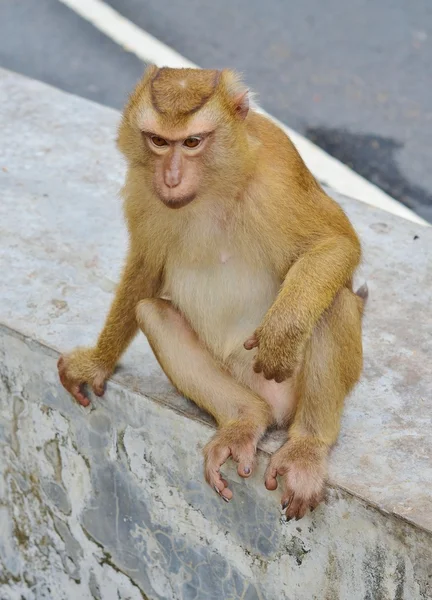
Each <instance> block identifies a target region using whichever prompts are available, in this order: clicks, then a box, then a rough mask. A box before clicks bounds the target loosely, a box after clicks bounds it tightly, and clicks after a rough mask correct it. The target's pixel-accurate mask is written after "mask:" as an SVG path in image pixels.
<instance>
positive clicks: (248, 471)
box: [243, 467, 251, 475]
mask: <svg viewBox="0 0 432 600" xmlns="http://www.w3.org/2000/svg"><path fill="white" fill-rule="evenodd" d="M243 471H244V472H245V474H246V475H249V473H250V472H251V470H250V468H249V467H245V468H244V469H243Z"/></svg>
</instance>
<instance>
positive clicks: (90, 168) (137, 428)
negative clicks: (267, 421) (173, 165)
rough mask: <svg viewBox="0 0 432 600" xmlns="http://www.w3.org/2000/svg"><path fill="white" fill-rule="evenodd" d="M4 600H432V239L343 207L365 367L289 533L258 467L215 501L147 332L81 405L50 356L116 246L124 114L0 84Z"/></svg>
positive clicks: (190, 409) (67, 339) (197, 429)
mask: <svg viewBox="0 0 432 600" xmlns="http://www.w3.org/2000/svg"><path fill="white" fill-rule="evenodd" d="M0 105H1V106H2V109H1V111H0V127H1V131H2V137H1V140H0V190H1V202H0V240H1V242H0V268H1V272H2V273H3V282H4V285H3V287H2V292H1V302H0V322H2V323H3V326H2V327H1V328H0V444H1V447H2V456H3V460H2V462H1V464H0V531H1V536H0V598H1V600H15V599H20V598H25V599H26V600H27V599H28V600H36V599H37V600H38V599H39V598H50V599H51V598H53V599H55V600H56V599H60V598H62V599H63V598H68V599H69V598H71V599H75V598H86V599H87V598H89V599H91V598H101V599H103V600H107V599H108V600H110V599H111V598H113V599H114V598H124V599H126V598H133V599H135V598H142V597H146V596H147V597H149V598H151V599H153V598H160V599H166V598H172V599H177V598H181V599H187V600H189V599H195V598H196V599H198V600H201V599H203V600H204V599H206V598H209V599H210V598H215V599H216V598H217V599H220V598H224V599H225V598H226V599H231V598H232V599H236V598H244V599H247V600H252V599H255V598H266V599H270V600H273V599H274V600H279V599H290V600H303V599H304V600H310V599H311V598H316V599H320V600H321V599H323V598H325V599H329V600H334V599H341V600H345V599H346V600H357V599H359V600H360V599H367V598H369V599H371V600H376V599H381V598H382V599H387V598H389V599H390V598H392V599H393V598H395V599H398V600H399V599H406V600H413V599H423V600H424V599H429V598H432V579H431V575H432V535H431V533H432V510H431V509H432V497H431V490H432V460H431V459H432V434H431V396H432V374H431V371H432V369H431V367H430V364H431V356H432V317H431V310H430V306H431V299H432V298H431V296H432V292H431V290H432V269H431V259H432V233H431V231H430V230H429V228H423V227H421V226H418V225H414V224H412V223H409V222H407V221H404V220H401V219H398V218H396V217H393V216H391V215H389V214H388V213H385V212H381V211H378V210H376V209H372V208H370V207H368V206H366V205H364V204H363V203H359V202H355V201H352V200H349V199H346V198H338V200H339V201H340V202H341V204H342V205H343V206H344V208H345V209H346V211H347V212H348V214H349V215H350V217H351V218H352V220H353V222H354V223H355V225H356V227H357V230H358V231H359V233H360V236H361V238H362V240H363V242H364V246H365V261H364V266H363V268H362V272H361V273H359V282H362V281H363V280H364V279H367V281H368V285H369V288H370V304H369V307H368V312H367V317H366V321H365V354H366V363H365V372H364V377H363V379H362V382H361V383H360V385H359V386H358V387H357V388H356V390H355V392H354V393H353V394H352V396H351V397H350V399H349V400H348V402H347V407H346V412H345V417H344V421H343V429H342V434H341V437H340V440H339V443H338V445H337V447H336V448H335V450H334V452H333V454H332V461H331V467H330V486H329V493H328V499H327V502H326V504H325V505H322V506H320V507H319V508H318V509H317V510H316V511H315V512H314V513H313V514H312V515H310V516H307V517H305V519H304V520H302V521H300V522H298V523H296V522H294V523H292V522H291V523H286V522H284V519H282V518H281V516H280V512H279V509H278V502H279V496H278V493H277V492H274V493H270V492H268V491H266V490H265V488H264V486H263V484H262V474H263V471H264V468H265V465H266V462H267V460H268V453H269V452H271V451H273V450H274V449H275V448H276V447H278V446H279V445H280V444H281V443H282V441H283V437H284V434H283V433H280V432H278V433H275V434H272V435H270V436H268V437H267V438H266V440H264V442H263V444H262V446H261V452H260V457H259V466H258V471H257V473H256V474H255V476H254V477H253V479H252V480H248V481H244V480H241V481H240V480H239V478H238V477H237V475H236V473H235V469H233V468H232V467H231V466H228V468H227V469H226V471H225V472H226V475H227V476H228V478H230V479H231V480H232V481H233V482H234V484H233V487H234V492H235V499H234V501H233V502H232V503H231V504H230V505H225V504H224V503H221V502H220V499H219V498H217V497H216V496H215V495H214V493H213V492H212V491H211V490H209V489H207V486H206V485H205V484H204V482H203V478H202V458H201V449H202V447H203V446H204V444H205V443H206V442H207V440H208V439H209V437H210V435H211V434H212V431H213V424H212V423H211V420H210V419H209V418H208V417H206V416H205V415H203V414H202V413H201V412H200V411H199V410H198V409H197V408H196V407H195V406H194V405H193V404H192V403H190V402H188V401H187V400H185V399H184V398H181V397H180V396H178V395H177V394H176V392H175V391H174V390H173V389H172V387H171V386H170V384H169V382H168V381H167V380H166V378H165V376H164V375H163V373H162V372H161V370H160V369H159V367H158V365H157V363H156V361H155V359H154V357H153V356H152V354H151V351H150V349H149V347H148V345H147V343H146V341H145V339H144V337H143V336H141V337H139V338H138V339H137V340H136V342H135V343H134V344H133V345H132V347H131V349H130V351H129V352H128V353H127V355H126V357H125V359H124V361H123V363H122V367H121V368H120V369H119V371H118V372H117V374H116V375H115V377H114V379H113V381H112V382H110V384H109V386H108V391H107V394H106V396H105V398H104V399H103V400H102V401H100V400H97V399H95V401H94V404H93V407H92V409H90V410H85V409H82V408H80V407H79V406H77V405H75V404H74V403H73V402H72V401H71V399H70V398H69V397H68V395H67V394H66V393H65V392H64V390H63V389H62V388H61V387H60V386H59V384H58V381H57V374H56V370H55V360H56V356H57V351H58V350H60V349H61V350H64V349H67V348H70V347H73V346H75V345H76V344H86V343H91V342H93V341H94V339H95V337H96V335H97V333H98V331H99V329H100V327H101V325H102V322H103V320H104V317H105V313H106V311H107V309H108V306H109V304H110V302H111V299H112V293H113V290H114V288H115V282H116V279H117V276H118V272H119V268H120V265H121V262H122V259H123V256H124V253H125V244H126V235H125V230H124V226H123V222H122V217H121V206H120V202H119V200H118V198H117V192H118V189H119V187H120V185H121V183H122V179H123V171H122V165H121V162H120V161H119V156H118V155H117V153H116V151H115V149H114V137H115V127H116V125H117V121H118V114H117V113H115V112H114V111H111V110H109V109H106V108H102V107H100V106H97V105H95V104H92V103H89V102H87V101H84V100H81V99H78V98H75V97H73V96H69V95H67V94H64V93H62V92H59V91H57V90H54V89H52V88H49V87H47V86H45V85H42V84H40V83H37V82H34V81H31V80H28V79H25V78H22V77H20V76H17V75H15V74H11V73H8V72H6V71H0Z"/></svg>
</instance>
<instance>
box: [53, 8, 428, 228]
mask: <svg viewBox="0 0 432 600" xmlns="http://www.w3.org/2000/svg"><path fill="white" fill-rule="evenodd" d="M59 1H60V2H61V3H62V4H65V5H66V6H68V7H69V8H70V9H71V10H73V11H74V12H76V13H77V14H79V15H80V16H81V17H82V18H83V19H85V20H86V21H89V22H90V23H92V24H93V25H94V26H95V27H96V28H97V29H99V31H101V32H102V33H104V34H105V35H107V36H108V37H109V38H111V39H112V40H114V41H115V42H116V43H117V44H119V45H120V46H122V47H123V48H124V49H125V50H127V51H129V52H132V53H134V54H135V55H136V56H138V58H140V59H141V60H143V61H144V62H146V63H153V64H155V65H158V66H167V67H176V68H180V67H190V68H197V67H198V65H195V64H194V63H193V62H191V61H190V60H188V59H187V58H184V57H183V56H182V55H181V54H179V53H178V52H176V51H175V50H173V49H172V48H170V47H169V46H167V45H166V44H163V43H162V42H160V41H159V40H157V39H156V38H155V37H153V36H152V35H150V34H149V33H147V32H146V31H144V30H142V29H141V28H140V27H138V26H137V25H135V24H134V23H132V22H131V21H129V20H128V19H126V18H125V17H123V16H122V15H121V14H120V13H118V12H117V11H116V10H114V9H113V8H111V7H110V6H108V5H107V4H105V2H103V1H102V0H59ZM258 110H259V112H261V113H262V114H265V115H266V116H268V117H270V118H271V119H272V120H273V121H274V122H276V123H277V124H278V125H279V126H280V127H282V129H283V130H284V131H285V132H286V133H287V134H288V135H289V137H290V138H291V140H292V141H293V143H294V144H295V146H296V147H297V149H298V151H299V152H300V154H301V156H302V158H303V160H304V161H305V163H306V164H307V166H308V167H309V169H310V170H311V171H312V173H313V174H314V176H315V177H316V178H317V179H318V180H319V181H320V182H321V183H323V184H325V185H328V186H329V187H330V188H332V189H334V190H335V191H336V192H339V193H341V194H344V195H345V196H350V197H351V198H356V199H357V200H361V201H362V202H365V203H367V204H370V205H372V206H376V207H378V208H381V209H383V210H386V211H388V212H390V213H393V214H395V215H398V216H400V217H403V218H405V219H408V220H409V221H413V222H415V223H420V224H422V225H429V223H427V221H425V220H424V219H422V218H421V217H419V216H418V215H416V214H415V213H414V212H413V211H411V210H410V209H409V208H407V207H406V206H404V205H403V204H401V203H400V202H398V201H397V200H395V199H394V198H392V197H391V196H389V195H388V194H386V193H385V192H383V191H382V190H381V189H380V188H378V187H377V186H376V185H374V184H372V183H370V182H369V181H367V180H366V179H364V178H363V177H361V175H358V174H357V173H355V172H354V171H352V170H351V169H350V168H349V167H347V166H346V165H344V164H343V163H341V162H340V161H338V160H337V159H336V158H333V157H332V156H330V155H329V154H327V153H326V152H324V150H321V148H318V147H317V146H315V144H313V143H312V142H311V141H309V140H308V139H306V138H305V137H303V136H302V135H300V134H299V133H297V132H296V131H294V130H293V129H291V128H290V127H287V126H286V125H284V124H283V123H281V122H280V121H278V120H277V119H275V118H274V117H272V116H271V115H269V114H268V113H266V112H265V111H264V110H262V109H261V108H259V107H258Z"/></svg>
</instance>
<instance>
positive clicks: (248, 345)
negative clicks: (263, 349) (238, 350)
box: [243, 335, 258, 350]
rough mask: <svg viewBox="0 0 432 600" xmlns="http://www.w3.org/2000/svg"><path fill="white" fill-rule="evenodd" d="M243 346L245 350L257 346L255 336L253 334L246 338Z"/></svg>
mask: <svg viewBox="0 0 432 600" xmlns="http://www.w3.org/2000/svg"><path fill="white" fill-rule="evenodd" d="M243 346H244V347H245V348H246V350H252V349H253V348H257V347H258V340H257V338H256V337H255V336H254V335H253V336H251V337H250V338H248V339H247V340H246V341H245V343H244V344H243Z"/></svg>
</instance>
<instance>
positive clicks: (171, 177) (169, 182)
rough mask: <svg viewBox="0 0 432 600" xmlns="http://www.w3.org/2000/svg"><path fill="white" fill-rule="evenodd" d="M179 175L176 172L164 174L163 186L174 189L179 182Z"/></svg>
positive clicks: (171, 171)
mask: <svg viewBox="0 0 432 600" xmlns="http://www.w3.org/2000/svg"><path fill="white" fill-rule="evenodd" d="M181 179H182V178H181V173H180V172H179V171H178V170H170V171H167V172H166V173H165V177H164V180H165V185H166V186H167V187H169V188H174V187H177V186H178V185H179V183H180V182H181Z"/></svg>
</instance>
